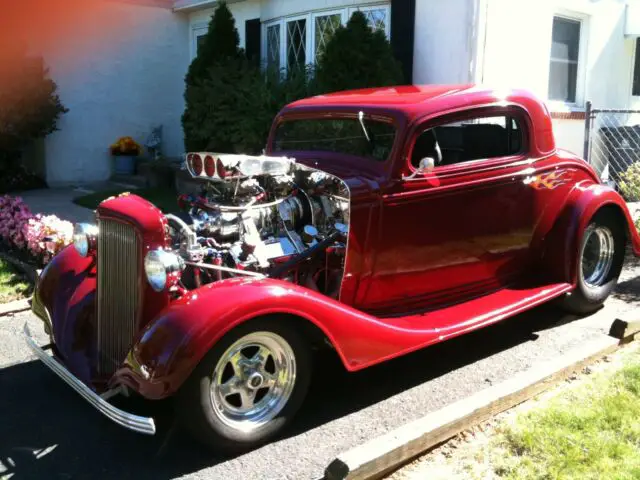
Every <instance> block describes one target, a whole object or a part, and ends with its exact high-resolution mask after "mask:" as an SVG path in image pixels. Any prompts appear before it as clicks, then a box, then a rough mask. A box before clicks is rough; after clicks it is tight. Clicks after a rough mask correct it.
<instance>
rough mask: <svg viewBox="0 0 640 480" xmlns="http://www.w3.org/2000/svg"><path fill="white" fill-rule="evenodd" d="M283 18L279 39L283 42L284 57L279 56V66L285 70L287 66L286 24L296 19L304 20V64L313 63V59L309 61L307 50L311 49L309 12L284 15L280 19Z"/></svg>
mask: <svg viewBox="0 0 640 480" xmlns="http://www.w3.org/2000/svg"><path fill="white" fill-rule="evenodd" d="M282 20H283V26H282V27H280V32H281V33H280V35H281V39H282V40H283V44H284V57H280V66H281V67H282V68H284V69H285V70H287V69H288V68H289V65H288V63H289V62H288V60H289V58H288V55H287V52H288V50H289V44H288V43H287V32H288V24H289V22H295V21H297V20H304V21H305V25H306V26H305V29H304V32H305V39H304V52H305V54H304V56H305V65H308V64H309V63H313V60H312V61H311V62H310V61H309V52H310V51H311V38H309V37H311V32H312V29H311V28H309V24H310V22H311V14H308V13H307V14H305V15H291V16H289V17H285V18H283V19H282Z"/></svg>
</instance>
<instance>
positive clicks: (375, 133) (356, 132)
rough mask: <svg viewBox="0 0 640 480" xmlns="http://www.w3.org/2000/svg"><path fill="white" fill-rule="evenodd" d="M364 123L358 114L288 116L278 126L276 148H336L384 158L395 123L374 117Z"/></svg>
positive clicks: (342, 151) (320, 149) (391, 142)
mask: <svg viewBox="0 0 640 480" xmlns="http://www.w3.org/2000/svg"><path fill="white" fill-rule="evenodd" d="M363 124H364V128H363ZM363 124H361V123H360V121H359V120H358V119H357V118H307V119H298V120H285V121H284V122H282V123H281V124H280V125H278V127H277V128H276V131H275V136H274V140H273V148H272V150H273V151H274V152H282V151H291V150H295V151H323V152H335V153H344V154H348V155H356V156H359V157H366V158H371V159H373V160H376V161H380V162H384V161H385V160H386V159H387V158H389V155H390V153H391V147H392V146H393V140H394V138H395V134H396V129H395V127H394V126H393V124H391V123H387V122H383V121H380V120H371V119H364V120H363ZM367 137H368V138H367Z"/></svg>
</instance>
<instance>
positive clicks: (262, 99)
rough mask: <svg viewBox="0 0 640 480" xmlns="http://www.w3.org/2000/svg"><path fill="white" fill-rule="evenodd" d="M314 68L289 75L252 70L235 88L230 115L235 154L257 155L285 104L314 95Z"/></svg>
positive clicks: (293, 70) (290, 72) (274, 71)
mask: <svg viewBox="0 0 640 480" xmlns="http://www.w3.org/2000/svg"><path fill="white" fill-rule="evenodd" d="M313 72H314V69H313V66H311V65H309V66H307V67H306V68H298V69H291V70H289V71H288V72H286V73H285V72H283V71H278V70H270V71H267V72H266V73H265V72H262V71H260V70H259V69H254V70H253V71H252V72H251V74H250V75H246V76H245V77H243V78H242V79H240V81H239V83H238V84H237V88H236V96H237V98H236V110H235V111H234V112H230V116H229V119H230V123H232V129H233V133H232V135H231V137H230V139H231V141H232V143H233V147H232V148H233V151H234V152H236V153H241V152H242V153H249V154H260V153H261V151H262V149H263V148H264V147H265V145H266V140H267V137H268V135H269V129H270V128H271V124H272V122H273V119H274V117H275V116H276V115H277V113H278V112H279V111H280V109H281V108H282V107H284V106H285V105H286V104H288V103H290V102H293V101H295V100H299V99H301V98H305V97H309V96H312V95H314V94H315V93H316V90H315V89H316V86H315V83H314V79H313Z"/></svg>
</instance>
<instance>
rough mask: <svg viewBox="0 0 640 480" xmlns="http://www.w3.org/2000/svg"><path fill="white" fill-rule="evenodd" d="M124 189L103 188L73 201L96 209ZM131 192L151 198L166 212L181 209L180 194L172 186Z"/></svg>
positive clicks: (150, 199) (152, 201) (151, 200)
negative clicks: (179, 207) (179, 204)
mask: <svg viewBox="0 0 640 480" xmlns="http://www.w3.org/2000/svg"><path fill="white" fill-rule="evenodd" d="M124 191H126V190H125V189H120V190H102V191H100V192H95V193H90V194H89V195H83V196H81V197H77V198H74V199H73V203H75V204H76V205H80V206H82V207H86V208H90V209H92V210H94V209H95V208H96V207H97V206H98V204H99V203H100V202H102V201H103V200H104V199H105V198H108V197H111V196H114V195H119V194H120V193H122V192H124ZM131 193H132V194H135V195H138V196H140V197H142V198H145V199H147V200H149V201H150V202H151V203H153V204H154V205H155V206H157V207H158V208H159V209H160V210H162V211H163V212H165V213H169V212H176V211H178V210H179V209H178V203H177V198H178V194H177V193H176V191H175V190H173V189H171V188H166V187H165V188H139V189H136V190H131Z"/></svg>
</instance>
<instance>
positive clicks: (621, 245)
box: [561, 212, 626, 315]
mask: <svg viewBox="0 0 640 480" xmlns="http://www.w3.org/2000/svg"><path fill="white" fill-rule="evenodd" d="M625 239H626V235H625V231H624V229H623V227H622V226H621V225H620V222H618V221H617V219H616V218H615V217H614V216H612V215H610V214H608V213H607V212H601V213H598V214H596V215H595V216H594V218H593V219H592V221H591V222H590V223H589V225H587V228H586V229H585V231H584V235H583V238H582V242H581V244H580V249H579V251H578V253H579V255H578V266H577V268H578V272H577V278H578V281H577V286H576V288H575V290H573V291H572V292H570V293H569V294H567V295H566V297H565V298H563V301H562V303H561V305H562V307H563V308H564V309H565V310H566V311H568V312H570V313H574V314H578V315H585V314H589V313H592V312H594V311H596V310H598V309H599V308H600V307H601V306H602V304H603V303H604V301H605V300H606V299H607V298H608V297H609V295H610V294H611V292H613V290H614V289H615V287H616V285H617V283H618V277H619V276H620V272H621V271H622V265H623V263H624V254H625V243H626V240H625Z"/></svg>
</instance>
